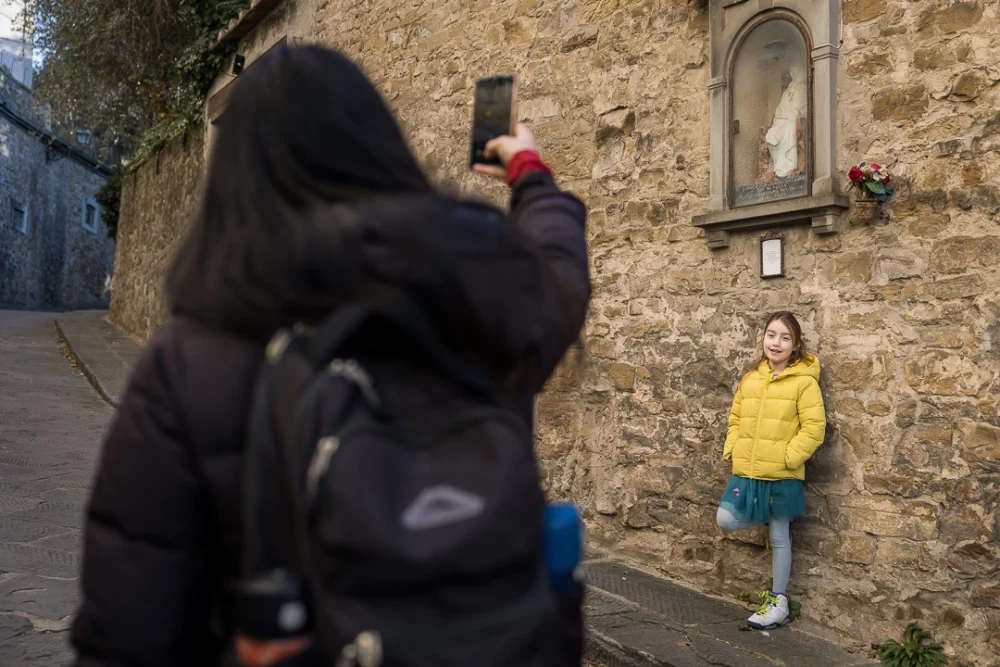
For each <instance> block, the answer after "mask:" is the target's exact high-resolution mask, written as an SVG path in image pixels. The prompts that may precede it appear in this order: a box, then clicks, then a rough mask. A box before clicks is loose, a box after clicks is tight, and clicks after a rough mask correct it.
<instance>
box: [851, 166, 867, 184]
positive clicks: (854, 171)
mask: <svg viewBox="0 0 1000 667" xmlns="http://www.w3.org/2000/svg"><path fill="white" fill-rule="evenodd" d="M847 177H848V178H849V179H851V181H852V182H853V183H860V182H861V179H863V178H864V177H865V175H864V174H862V173H861V170H860V169H858V168H857V167H851V170H850V171H849V172H847Z"/></svg>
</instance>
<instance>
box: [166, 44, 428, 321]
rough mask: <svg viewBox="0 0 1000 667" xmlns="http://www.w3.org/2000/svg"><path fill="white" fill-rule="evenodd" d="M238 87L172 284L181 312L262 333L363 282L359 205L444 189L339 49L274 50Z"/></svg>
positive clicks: (326, 305)
mask: <svg viewBox="0 0 1000 667" xmlns="http://www.w3.org/2000/svg"><path fill="white" fill-rule="evenodd" d="M235 86H236V87H235V90H234V92H233V94H232V96H231V98H230V101H229V103H228V106H227V108H226V111H225V112H224V113H223V115H222V117H221V120H220V126H219V128H218V134H217V137H216V139H215V143H214V145H213V146H212V153H211V157H210V160H209V166H208V173H207V177H206V181H205V186H204V191H203V195H202V202H201V206H200V209H199V210H198V212H197V214H196V217H195V219H194V220H193V222H192V226H191V228H190V230H189V232H188V235H187V237H186V239H185V240H184V242H183V243H182V244H181V246H180V248H179V250H178V252H177V254H176V256H175V258H174V260H173V263H172V265H171V266H170V267H169V269H168V272H167V278H166V294H167V301H168V304H169V306H170V310H171V312H172V313H173V314H183V315H188V316H191V317H193V318H195V319H198V320H200V321H202V322H204V323H206V324H209V325H211V326H214V327H216V328H220V329H223V330H226V331H229V332H232V333H236V334H240V335H244V336H247V337H251V338H254V339H266V338H267V337H268V336H269V335H270V334H272V333H273V332H274V331H275V330H276V329H278V328H280V327H281V326H284V325H287V324H290V323H292V322H294V321H309V320H315V319H318V318H319V317H321V316H322V315H323V314H325V313H326V312H329V310H330V309H331V308H332V307H334V306H335V305H336V304H337V303H340V302H341V301H342V300H343V299H344V298H345V296H346V295H349V294H350V293H351V291H352V290H354V289H356V287H357V285H358V284H359V281H362V280H363V276H362V275H361V272H362V270H363V269H362V267H361V266H360V260H359V258H358V257H357V249H358V247H359V244H360V237H361V235H362V234H363V232H362V230H360V229H359V225H358V224H357V219H356V218H357V216H356V215H352V214H351V206H352V205H355V204H359V203H360V202H363V201H365V200H370V199H375V198H380V197H390V198H392V197H398V196H404V197H405V196H412V195H415V196H422V195H433V194H434V193H435V190H434V188H433V186H432V185H431V184H430V182H429V181H428V179H427V177H426V176H425V175H424V173H423V172H422V170H421V169H420V167H419V165H418V164H417V161H416V159H415V158H414V156H413V154H412V153H411V152H410V149H409V147H408V146H407V143H406V141H405V139H404V138H403V134H402V132H401V131H400V128H399V126H398V125H397V123H396V121H395V119H394V118H393V115H392V113H391V112H390V111H389V109H388V107H387V106H386V104H385V102H384V100H383V99H382V97H381V96H380V95H379V93H378V91H376V89H375V87H374V86H373V85H372V83H371V82H370V81H369V80H368V79H367V77H365V75H364V74H363V73H362V71H361V70H360V69H359V68H358V67H357V66H356V65H355V64H354V63H353V62H351V61H350V60H349V59H348V58H346V57H345V56H343V55H341V54H340V53H337V52H335V51H331V50H329V49H325V48H321V47H315V46H309V47H285V46H282V47H278V48H276V49H273V50H272V51H271V52H270V53H268V54H267V55H265V56H263V57H261V58H260V59H259V60H258V61H256V62H255V63H254V64H253V66H252V67H250V68H249V69H247V71H246V72H245V73H244V74H242V75H241V76H240V78H239V80H238V81H237V83H236V84H235Z"/></svg>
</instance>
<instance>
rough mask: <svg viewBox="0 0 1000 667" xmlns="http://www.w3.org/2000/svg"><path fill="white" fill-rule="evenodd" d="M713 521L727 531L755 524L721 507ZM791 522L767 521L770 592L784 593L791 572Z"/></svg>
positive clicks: (784, 520)
mask: <svg viewBox="0 0 1000 667" xmlns="http://www.w3.org/2000/svg"><path fill="white" fill-rule="evenodd" d="M715 522H716V523H718V524H719V528H721V529H722V530H724V531H726V532H727V533H732V532H734V531H737V530H743V529H744V528H750V527H751V526H755V525H757V524H753V523H750V522H748V521H740V520H739V519H737V518H736V517H734V516H733V515H732V513H731V512H730V511H729V510H726V509H723V508H721V507H720V508H719V511H718V512H717V513H716V515H715ZM791 524H792V522H791V520H790V519H773V518H772V519H771V521H770V522H769V523H768V533H769V535H770V539H771V550H772V551H773V552H774V553H773V555H772V557H771V571H772V574H773V576H774V583H773V584H772V585H771V592H772V593H784V592H785V588H787V587H788V577H789V575H791V573H792V536H791V533H790V531H789V528H790V527H791Z"/></svg>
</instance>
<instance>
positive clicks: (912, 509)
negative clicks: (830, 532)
mask: <svg viewBox="0 0 1000 667" xmlns="http://www.w3.org/2000/svg"><path fill="white" fill-rule="evenodd" d="M837 513H838V514H839V516H840V517H841V519H843V520H844V523H845V527H849V528H852V529H854V530H859V531H862V532H865V533H871V534H872V535H879V536H886V537H905V538H907V539H911V540H932V539H934V538H935V537H937V534H938V527H937V515H938V510H937V507H936V506H935V505H933V504H931V503H928V502H925V501H921V500H900V499H895V498H882V497H874V496H848V497H847V498H844V499H843V501H842V502H841V503H840V505H839V506H838V507H837Z"/></svg>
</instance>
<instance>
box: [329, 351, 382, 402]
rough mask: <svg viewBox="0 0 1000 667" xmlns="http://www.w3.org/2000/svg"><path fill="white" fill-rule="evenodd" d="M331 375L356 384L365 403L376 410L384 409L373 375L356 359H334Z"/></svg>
mask: <svg viewBox="0 0 1000 667" xmlns="http://www.w3.org/2000/svg"><path fill="white" fill-rule="evenodd" d="M329 369H330V374H331V375H335V376H339V377H342V378H344V379H346V380H347V381H349V382H351V383H352V384H354V385H355V386H356V387H357V388H358V389H359V390H360V391H361V395H362V396H363V397H364V399H365V401H366V402H367V403H368V405H370V406H371V407H372V408H373V409H374V410H381V409H382V401H381V399H379V396H378V393H377V392H376V391H375V385H374V383H373V382H372V377H371V375H369V374H368V372H367V371H366V370H365V369H364V368H362V367H361V364H359V363H358V362H356V361H355V360H354V359H347V360H344V359H334V360H333V361H331V362H330V367H329Z"/></svg>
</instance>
